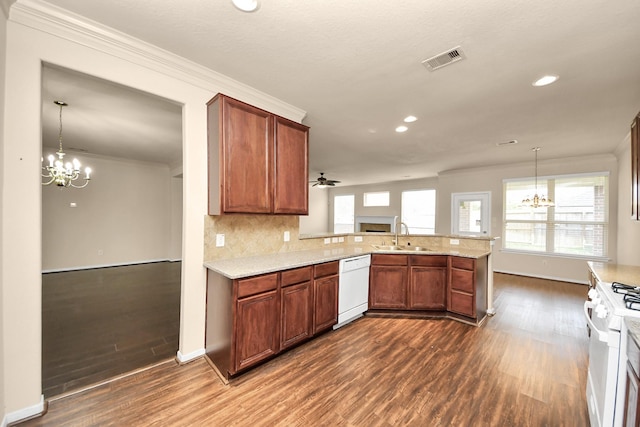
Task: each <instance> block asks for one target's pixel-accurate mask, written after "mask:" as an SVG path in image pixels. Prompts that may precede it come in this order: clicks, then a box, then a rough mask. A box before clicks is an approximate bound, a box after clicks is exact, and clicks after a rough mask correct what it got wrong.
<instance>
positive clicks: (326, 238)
mask: <svg viewBox="0 0 640 427" xmlns="http://www.w3.org/2000/svg"><path fill="white" fill-rule="evenodd" d="M329 243H331V238H329V237H325V239H324V244H325V245H328V244H329Z"/></svg>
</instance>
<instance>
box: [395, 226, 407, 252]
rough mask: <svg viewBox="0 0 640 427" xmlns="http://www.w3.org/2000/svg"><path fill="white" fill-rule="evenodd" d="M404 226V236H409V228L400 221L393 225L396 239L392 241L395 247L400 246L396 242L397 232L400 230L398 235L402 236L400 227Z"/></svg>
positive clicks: (398, 242)
mask: <svg viewBox="0 0 640 427" xmlns="http://www.w3.org/2000/svg"><path fill="white" fill-rule="evenodd" d="M403 225H404V229H405V235H407V236H408V235H409V226H408V225H407V224H405V223H404V222H402V221H398V222H396V224H395V228H396V239H395V240H394V241H393V244H394V245H396V246H400V241H399V240H398V230H400V234H402V226H403Z"/></svg>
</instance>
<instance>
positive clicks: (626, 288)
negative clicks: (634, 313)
mask: <svg viewBox="0 0 640 427" xmlns="http://www.w3.org/2000/svg"><path fill="white" fill-rule="evenodd" d="M611 289H613V292H615V293H617V294H634V295H640V286H631V285H625V284H624V283H619V282H613V283H612V284H611Z"/></svg>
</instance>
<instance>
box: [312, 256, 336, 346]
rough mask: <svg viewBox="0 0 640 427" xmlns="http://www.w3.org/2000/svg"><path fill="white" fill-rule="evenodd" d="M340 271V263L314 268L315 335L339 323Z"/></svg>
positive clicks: (329, 263)
mask: <svg viewBox="0 0 640 427" xmlns="http://www.w3.org/2000/svg"><path fill="white" fill-rule="evenodd" d="M338 270H339V263H338V261H333V262H328V263H324V264H319V265H316V266H315V267H314V280H313V333H314V335H315V334H317V333H319V332H322V331H324V330H327V329H329V328H331V327H332V326H333V325H335V324H336V323H338V281H339V279H338Z"/></svg>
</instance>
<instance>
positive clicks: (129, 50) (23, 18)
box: [9, 0, 306, 122]
mask: <svg viewBox="0 0 640 427" xmlns="http://www.w3.org/2000/svg"><path fill="white" fill-rule="evenodd" d="M9 21H12V22H15V23H18V24H22V25H24V26H27V27H30V28H34V29H37V30H40V31H43V32H45V33H48V34H51V35H54V36H57V37H61V38H63V39H66V40H70V41H72V42H75V43H79V44H81V45H83V46H86V47H89V48H92V49H95V50H98V51H101V52H104V53H107V54H110V55H113V56H115V57H118V58H122V59H125V60H127V61H130V62H133V63H135V64H139V65H141V66H145V67H147V68H149V69H152V70H154V71H155V72H160V73H162V74H165V75H167V76H171V77H174V78H177V79H180V80H181V81H184V82H187V83H190V84H192V85H194V86H196V87H200V88H203V89H206V90H211V91H212V93H211V96H212V97H213V96H214V95H215V94H216V93H217V89H215V88H222V90H223V91H224V92H225V95H229V96H232V97H234V98H240V99H241V100H243V101H245V102H248V103H250V104H252V105H255V106H257V107H260V108H263V109H265V110H268V111H271V112H273V113H276V114H278V115H281V116H283V117H286V118H288V119H291V120H294V121H297V122H302V120H303V119H304V117H305V116H306V111H304V110H302V109H300V108H297V107H295V106H293V105H290V104H287V103H285V102H283V101H280V100H279V99H277V98H275V97H273V96H271V95H268V94H266V93H264V92H261V91H258V90H257V89H255V88H252V87H250V86H248V85H246V84H244V83H241V82H239V81H237V80H234V79H232V78H230V77H227V76H225V75H223V74H220V73H218V72H216V71H213V70H211V69H209V68H206V67H204V66H202V65H200V64H197V63H195V62H193V61H190V60H188V59H185V58H182V57H180V56H178V55H175V54H173V53H171V52H169V51H166V50H164V49H161V48H159V47H157V46H154V45H152V44H149V43H146V42H144V41H142V40H139V39H136V38H134V37H131V36H129V35H127V34H125V33H122V32H119V31H117V30H115V29H113V28H110V27H107V26H105V25H102V24H100V23H98V22H96V21H92V20H90V19H88V18H85V17H84V16H81V15H77V14H75V13H72V12H70V11H68V10H66V9H63V8H60V7H57V6H54V5H52V4H49V3H46V2H44V1H41V0H20V1H19V2H16V3H15V4H14V5H13V6H12V7H11V9H10V12H9Z"/></svg>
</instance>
